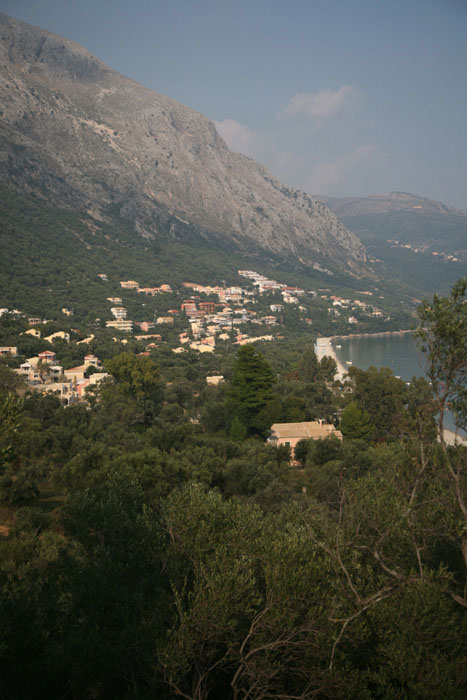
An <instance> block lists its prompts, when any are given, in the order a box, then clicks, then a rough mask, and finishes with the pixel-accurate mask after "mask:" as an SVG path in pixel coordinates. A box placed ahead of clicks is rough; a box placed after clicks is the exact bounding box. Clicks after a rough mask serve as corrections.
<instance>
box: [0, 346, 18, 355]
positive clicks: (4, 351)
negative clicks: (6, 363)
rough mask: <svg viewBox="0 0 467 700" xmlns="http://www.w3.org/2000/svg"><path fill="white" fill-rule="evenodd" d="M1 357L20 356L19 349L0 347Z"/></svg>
mask: <svg viewBox="0 0 467 700" xmlns="http://www.w3.org/2000/svg"><path fill="white" fill-rule="evenodd" d="M0 355H4V356H5V355H9V356H10V357H17V356H18V348H17V347H16V346H14V345H4V346H3V347H0Z"/></svg>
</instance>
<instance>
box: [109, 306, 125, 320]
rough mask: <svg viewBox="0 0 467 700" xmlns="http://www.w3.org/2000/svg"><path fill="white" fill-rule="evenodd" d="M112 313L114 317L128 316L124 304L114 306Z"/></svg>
mask: <svg viewBox="0 0 467 700" xmlns="http://www.w3.org/2000/svg"><path fill="white" fill-rule="evenodd" d="M110 313H111V314H112V316H113V317H114V318H126V314H127V310H126V309H125V307H124V306H113V307H112V308H111V309H110Z"/></svg>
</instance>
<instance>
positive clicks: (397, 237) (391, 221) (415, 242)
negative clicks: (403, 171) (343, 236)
mask: <svg viewBox="0 0 467 700" xmlns="http://www.w3.org/2000/svg"><path fill="white" fill-rule="evenodd" d="M319 199H320V200H321V201H322V202H323V203H324V204H326V206H327V207H329V208H330V209H332V210H333V211H334V213H335V214H336V215H337V216H338V217H339V218H340V220H341V221H342V222H343V223H344V224H345V226H347V227H348V228H349V229H350V230H351V231H353V232H354V233H355V234H356V235H357V236H358V237H359V238H360V240H361V241H362V243H363V244H364V245H365V246H366V248H367V251H368V255H369V257H370V259H374V258H377V259H379V260H381V261H382V262H383V264H384V268H385V270H386V271H387V273H388V274H390V275H393V276H395V277H396V278H398V279H400V280H402V281H404V282H406V283H408V284H411V285H415V286H418V287H419V288H421V289H422V290H426V291H428V292H431V291H440V290H441V289H443V290H447V289H448V288H449V287H450V286H451V285H452V283H453V282H455V280H456V279H458V278H459V277H460V276H461V275H462V274H465V269H466V263H467V212H464V211H461V210H459V209H455V208H454V207H450V206H448V205H446V204H442V203H441V202H437V201H434V200H431V199H426V198H424V197H418V196H416V195H413V194H407V193H404V192H391V193H390V194H381V195H372V196H369V197H358V198H357V197H344V198H339V199H337V198H332V197H320V198H319Z"/></svg>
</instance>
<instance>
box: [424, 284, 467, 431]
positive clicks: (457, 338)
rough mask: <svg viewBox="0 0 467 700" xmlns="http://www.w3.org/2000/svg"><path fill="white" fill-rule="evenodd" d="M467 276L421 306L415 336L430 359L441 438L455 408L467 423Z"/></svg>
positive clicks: (459, 421) (459, 418)
mask: <svg viewBox="0 0 467 700" xmlns="http://www.w3.org/2000/svg"><path fill="white" fill-rule="evenodd" d="M466 288H467V278H463V279H460V280H459V281H458V282H457V283H456V284H455V285H454V287H453V288H452V290H451V295H450V296H449V297H440V296H438V295H437V294H435V296H434V297H433V301H432V302H428V301H424V302H423V303H422V304H421V306H420V307H419V309H418V315H419V317H420V326H419V328H418V329H417V331H416V333H415V337H416V338H417V339H418V341H419V342H420V344H421V348H422V350H423V352H424V353H425V355H426V359H427V362H428V368H427V374H428V376H429V378H430V380H431V385H432V389H433V394H434V396H435V398H436V401H437V404H438V411H439V430H440V439H441V440H443V439H444V434H443V429H444V415H445V412H446V410H447V408H451V410H452V411H453V413H454V415H455V418H456V424H457V425H458V426H459V427H461V428H463V429H466V427H467V299H466Z"/></svg>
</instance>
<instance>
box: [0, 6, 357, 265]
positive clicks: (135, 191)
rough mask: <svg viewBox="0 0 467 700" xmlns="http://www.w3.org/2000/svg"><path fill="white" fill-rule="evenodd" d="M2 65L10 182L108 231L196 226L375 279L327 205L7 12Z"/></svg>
mask: <svg viewBox="0 0 467 700" xmlns="http://www.w3.org/2000/svg"><path fill="white" fill-rule="evenodd" d="M0 65H1V67H2V77H1V80H0V101H1V104H2V108H1V110H2V113H1V115H0V117H1V128H0V182H2V181H3V183H4V184H7V185H8V186H10V187H11V186H13V187H15V188H16V189H17V190H19V191H25V192H28V191H29V192H31V193H35V194H40V195H41V196H43V197H44V198H45V199H47V200H48V201H49V202H52V203H53V204H55V205H56V206H70V207H75V208H79V209H82V208H84V209H85V210H87V211H88V213H89V214H90V215H91V216H93V217H94V218H95V219H96V220H97V221H99V220H103V221H107V222H109V221H111V220H112V217H115V216H118V217H124V218H127V219H131V220H132V221H133V223H134V228H135V231H136V232H137V234H138V235H141V236H143V237H145V238H147V239H149V240H151V239H155V238H156V237H157V236H158V235H159V234H160V231H161V225H162V226H165V225H166V224H167V221H168V220H170V230H171V231H172V233H173V235H175V236H177V235H179V236H181V237H183V235H184V232H185V229H186V226H194V227H196V229H197V230H198V232H199V234H200V235H201V236H204V237H205V238H206V239H208V240H209V239H211V238H212V239H213V240H215V239H218V240H220V239H223V238H227V239H229V241H230V242H233V243H234V244H235V245H236V246H237V248H238V249H239V250H242V249H243V250H246V249H248V248H249V247H250V246H254V247H255V248H259V249H262V250H264V251H267V252H268V254H271V253H272V254H274V255H277V256H283V257H285V258H295V259H296V260H297V261H299V262H300V263H302V264H303V265H306V266H310V267H313V266H315V267H316V266H318V268H320V267H322V266H323V265H324V266H325V267H326V265H328V264H329V263H331V264H334V265H337V266H338V267H340V268H342V269H344V270H345V271H346V272H349V271H350V272H353V271H358V272H361V271H362V270H363V269H364V262H365V249H364V246H363V245H362V243H361V242H360V241H359V240H358V238H357V237H356V236H354V235H353V234H352V233H350V232H349V231H348V230H347V229H346V228H345V227H344V226H343V224H342V223H341V222H340V221H339V220H338V219H337V217H336V216H335V215H334V214H333V213H332V212H331V211H330V210H329V209H327V208H326V207H325V206H324V205H323V204H322V203H321V202H320V201H318V199H316V198H314V197H311V196H309V195H307V194H306V193H304V192H300V191H299V190H295V189H293V188H287V187H285V186H284V185H282V184H281V183H280V182H279V181H278V180H277V179H275V178H274V177H273V176H272V175H270V173H268V171H267V170H266V169H265V168H264V167H263V166H261V165H259V164H257V163H255V162H254V161H252V160H251V159H249V158H247V157H245V156H242V155H241V154H237V153H232V152H231V151H229V149H228V148H227V146H226V144H225V142H224V141H223V140H222V138H221V137H220V136H219V134H218V133H217V131H216V128H215V125H214V123H213V122H212V121H210V120H209V119H207V118H206V117H204V116H203V115H200V114H199V113H198V112H195V111H194V110H191V109H190V108H188V107H185V106H184V105H181V104H180V103H178V102H176V101H175V100H172V99H171V98H169V97H165V96H162V95H159V94H158V93H155V92H153V91H151V90H149V89H148V88H145V87H143V86H141V85H139V84H138V83H136V82H135V81H133V80H130V79H129V78H125V77H124V76H122V75H120V74H119V73H117V72H115V71H113V70H112V69H111V68H109V67H108V66H106V65H105V64H104V63H102V62H101V61H99V60H98V59H97V58H95V57H94V56H93V55H92V54H91V53H90V52H88V51H87V50H86V49H85V48H84V47H82V46H80V45H79V44H76V43H75V42H72V41H71V40H69V39H64V38H62V37H59V36H57V35H54V34H51V33H50V32H46V31H44V30H42V29H39V28H36V27H32V26H30V25H26V24H25V23H23V22H19V21H18V20H13V19H11V18H8V17H7V16H6V15H4V14H1V13H0ZM161 222H162V224H161Z"/></svg>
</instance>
